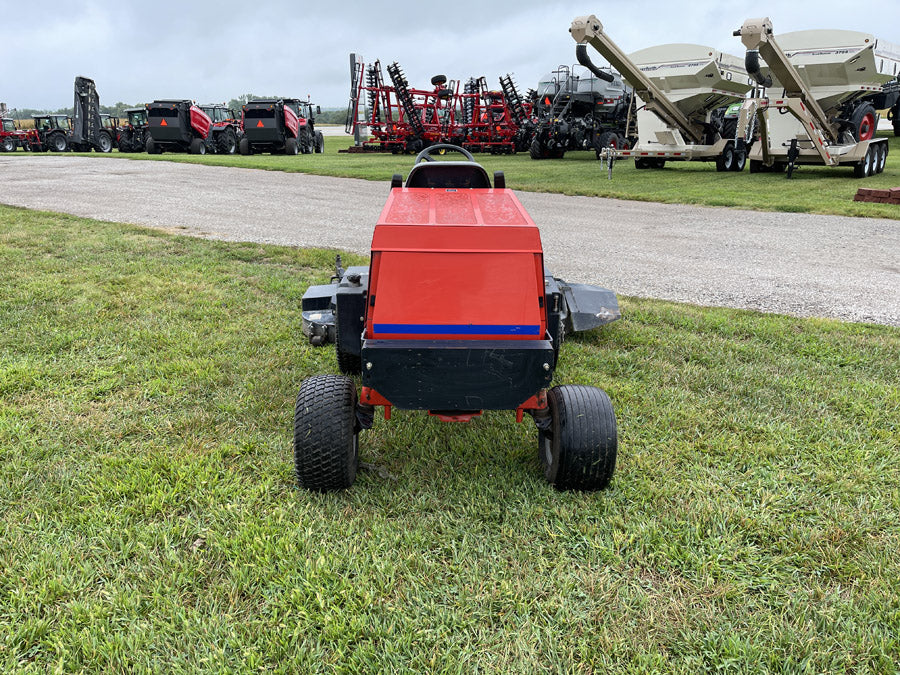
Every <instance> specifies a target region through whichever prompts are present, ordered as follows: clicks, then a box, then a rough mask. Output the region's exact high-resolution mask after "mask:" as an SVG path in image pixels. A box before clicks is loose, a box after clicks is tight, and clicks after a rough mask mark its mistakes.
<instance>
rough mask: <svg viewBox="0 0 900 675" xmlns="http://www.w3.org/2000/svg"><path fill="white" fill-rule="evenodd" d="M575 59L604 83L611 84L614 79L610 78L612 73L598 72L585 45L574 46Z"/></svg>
mask: <svg viewBox="0 0 900 675" xmlns="http://www.w3.org/2000/svg"><path fill="white" fill-rule="evenodd" d="M575 58H577V59H578V63H580V64H581V65H583V66H584V67H585V68H587V69H588V70H589V71H591V72H592V73H593V74H594V75H596V76H597V77H599V78H600V79H601V80H603V81H604V82H612V81H613V80H615V79H616V78H614V77H613V76H612V73H607V72H606V71H604V70H600V69H599V68H598V67H597V66H595V65H594V63H593V62H592V61H591V57H590V56H588V52H587V45H575Z"/></svg>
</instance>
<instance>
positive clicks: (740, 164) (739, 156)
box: [731, 149, 747, 172]
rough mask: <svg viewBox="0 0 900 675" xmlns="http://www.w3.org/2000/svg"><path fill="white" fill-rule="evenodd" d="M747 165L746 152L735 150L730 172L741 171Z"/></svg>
mask: <svg viewBox="0 0 900 675" xmlns="http://www.w3.org/2000/svg"><path fill="white" fill-rule="evenodd" d="M746 164H747V152H746V150H743V151H742V150H737V149H735V151H734V163H733V164H732V165H731V170H732V171H738V172H740V171H743V170H744V166H746Z"/></svg>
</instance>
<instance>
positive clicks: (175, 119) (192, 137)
mask: <svg viewBox="0 0 900 675" xmlns="http://www.w3.org/2000/svg"><path fill="white" fill-rule="evenodd" d="M147 118H148V125H147V131H148V133H149V138H148V139H147V144H146V149H147V152H148V153H150V154H151V155H158V154H160V153H162V152H164V151H165V150H169V151H175V152H189V153H191V154H192V155H205V154H206V152H207V150H208V149H209V142H210V130H211V129H212V120H211V119H210V118H209V115H207V114H206V113H205V112H203V111H202V110H201V109H200V108H198V107H197V106H196V105H194V103H193V101H188V100H180V101H178V100H157V101H153V103H148V104H147Z"/></svg>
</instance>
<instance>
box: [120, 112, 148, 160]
mask: <svg viewBox="0 0 900 675" xmlns="http://www.w3.org/2000/svg"><path fill="white" fill-rule="evenodd" d="M125 115H126V116H127V119H128V121H127V122H126V123H125V124H123V125H122V126H121V127H120V128H119V139H118V145H119V152H144V151H145V150H146V149H147V140H148V139H149V138H150V134H149V132H148V131H147V108H146V107H145V108H126V109H125Z"/></svg>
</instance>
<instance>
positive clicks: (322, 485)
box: [294, 375, 359, 492]
mask: <svg viewBox="0 0 900 675" xmlns="http://www.w3.org/2000/svg"><path fill="white" fill-rule="evenodd" d="M356 401H357V399H356V386H355V385H354V384H353V380H352V379H350V378H349V377H346V376H342V375H314V376H313V377H310V378H309V379H307V380H304V382H303V384H301V385H300V391H299V393H298V394H297V402H296V404H295V405H294V474H295V475H296V477H297V482H298V483H299V485H300V487H304V488H307V489H309V490H316V491H319V492H327V491H330V490H344V489H346V488H349V487H350V486H351V485H353V482H354V481H355V480H356V471H357V469H358V467H359V433H358V428H357V422H356Z"/></svg>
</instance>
